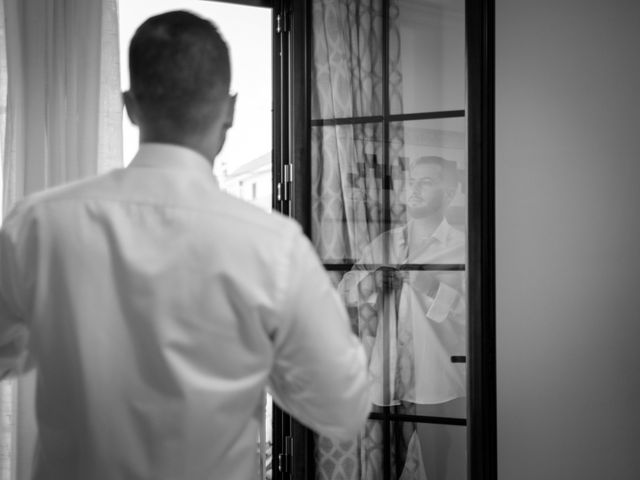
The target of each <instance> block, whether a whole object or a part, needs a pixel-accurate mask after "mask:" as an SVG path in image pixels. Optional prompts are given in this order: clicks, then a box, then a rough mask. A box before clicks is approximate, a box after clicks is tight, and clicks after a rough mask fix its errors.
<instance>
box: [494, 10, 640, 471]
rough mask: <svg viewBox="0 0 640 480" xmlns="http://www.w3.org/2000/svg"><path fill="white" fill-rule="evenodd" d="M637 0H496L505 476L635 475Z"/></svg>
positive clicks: (639, 351)
mask: <svg viewBox="0 0 640 480" xmlns="http://www.w3.org/2000/svg"><path fill="white" fill-rule="evenodd" d="M639 45H640V2H638V1H637V0H628V1H624V0H609V1H606V2H604V1H601V0H496V251H497V265H496V268H497V272H496V274H497V285H496V287H497V344H498V347H497V374H498V449H499V450H498V468H499V479H500V480H529V479H531V480H533V479H535V480H540V479H544V480H555V479H559V480H573V479H580V480H591V479H594V480H596V479H598V480H603V479H607V480H609V479H620V480H633V479H640V413H639V410H640V346H639V344H640V53H639V51H638V48H639Z"/></svg>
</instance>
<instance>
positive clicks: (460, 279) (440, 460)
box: [338, 156, 466, 480]
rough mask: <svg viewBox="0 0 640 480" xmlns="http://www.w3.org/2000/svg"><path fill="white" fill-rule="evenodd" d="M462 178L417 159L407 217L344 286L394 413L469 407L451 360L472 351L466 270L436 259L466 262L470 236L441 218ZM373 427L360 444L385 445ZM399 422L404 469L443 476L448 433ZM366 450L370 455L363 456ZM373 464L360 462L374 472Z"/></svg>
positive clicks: (376, 395) (372, 370) (462, 378)
mask: <svg viewBox="0 0 640 480" xmlns="http://www.w3.org/2000/svg"><path fill="white" fill-rule="evenodd" d="M457 187H458V179H457V167H456V164H455V162H452V161H449V160H446V159H444V158H441V157H436V156H425V157H419V158H416V159H414V160H413V161H412V162H411V165H410V168H409V178H408V186H407V191H406V201H407V214H408V221H407V224H406V225H404V226H402V227H398V228H394V229H392V230H389V231H387V232H384V233H383V234H381V235H379V236H378V237H376V238H375V239H374V240H373V241H372V242H371V243H370V244H369V245H367V247H366V248H364V249H363V251H362V252H361V255H360V257H359V259H358V262H357V263H356V265H355V266H354V268H353V269H352V270H351V271H350V272H348V273H347V274H345V276H344V277H343V279H342V281H341V282H340V285H339V287H338V288H339V291H340V292H341V294H342V296H343V297H344V299H345V303H346V304H347V305H348V306H349V307H350V308H351V310H352V312H354V316H355V317H357V318H355V319H354V320H353V323H355V324H357V330H358V332H359V334H360V338H361V339H362V342H363V344H364V346H365V350H366V352H367V357H368V359H369V361H368V363H369V374H370V377H371V379H372V382H371V401H372V403H373V404H374V405H378V406H394V407H395V411H396V412H397V413H406V414H416V413H421V414H423V415H434V416H453V417H458V416H461V415H462V416H464V405H463V403H462V401H461V399H462V398H463V397H465V396H466V375H465V365H464V364H461V363H453V362H452V357H453V356H464V355H466V311H465V298H464V290H465V288H464V281H465V280H464V273H463V272H461V271H455V270H454V271H446V270H445V271H438V268H439V267H438V265H440V264H447V265H462V264H464V263H465V257H466V252H465V235H464V233H463V232H461V231H460V230H458V229H456V228H454V227H452V226H451V225H450V224H449V222H448V221H447V219H446V217H445V211H446V210H447V208H448V207H449V205H450V204H451V201H452V200H453V199H454V197H455V195H456V193H457ZM425 266H428V267H427V268H428V269H427V270H424V269H423V268H424V267H425ZM416 405H420V406H421V407H420V411H417V408H416ZM427 405H428V407H426V408H425V407H424V406H427ZM461 407H462V408H461ZM375 428H376V427H375V426H374V425H371V426H370V427H369V428H368V429H367V434H366V435H365V437H364V438H363V439H362V442H363V446H362V447H361V448H363V449H365V450H367V451H372V450H375V449H377V448H381V447H382V445H381V443H380V442H379V440H376V439H375V438H376V435H377V433H376V432H375V431H373V430H375ZM402 430H403V432H402V437H403V438H401V436H400V435H398V436H397V437H394V442H396V455H395V456H394V459H395V460H396V461H397V462H398V464H397V465H396V466H395V468H396V471H397V472H398V475H399V478H400V479H401V480H404V479H408V478H412V479H420V480H423V479H426V478H427V472H429V471H430V472H431V474H430V475H429V476H428V477H429V478H431V477H432V476H444V475H443V471H444V469H446V462H447V461H448V459H447V457H448V455H447V452H446V449H447V448H448V444H449V443H451V440H450V439H443V438H439V439H438V440H437V441H435V442H434V443H435V447H436V448H437V449H439V450H436V449H434V448H430V447H432V446H431V445H429V447H427V448H423V447H424V445H421V443H422V442H421V439H420V437H419V436H418V434H417V429H416V427H415V424H413V423H411V422H404V423H403V424H402ZM427 430H428V429H427ZM441 430H442V429H441ZM423 432H424V429H423ZM437 435H438V436H439V437H446V436H447V435H448V432H444V433H437ZM423 452H427V454H426V455H425V454H424V453H423ZM360 458H365V460H364V461H365V463H367V460H366V456H363V455H361V456H360ZM370 458H375V455H371V456H370ZM405 458H406V461H405ZM376 468H380V466H379V465H374V464H365V465H363V466H362V469H363V470H364V471H370V472H373V471H375V470H376ZM374 476H375V475H374Z"/></svg>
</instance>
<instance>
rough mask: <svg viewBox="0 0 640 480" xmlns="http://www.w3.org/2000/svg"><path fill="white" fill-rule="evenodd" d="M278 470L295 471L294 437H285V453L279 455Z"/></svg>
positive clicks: (284, 471)
mask: <svg viewBox="0 0 640 480" xmlns="http://www.w3.org/2000/svg"><path fill="white" fill-rule="evenodd" d="M278 471H279V472H280V473H289V474H291V473H293V438H292V437H284V453H281V454H280V455H278Z"/></svg>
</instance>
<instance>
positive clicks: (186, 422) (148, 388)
mask: <svg viewBox="0 0 640 480" xmlns="http://www.w3.org/2000/svg"><path fill="white" fill-rule="evenodd" d="M25 332H28V335H27V336H25ZM23 352H26V353H27V354H28V355H29V356H30V363H31V364H32V365H33V366H34V367H35V368H36V372H37V399H36V401H37V412H36V414H37V420H38V426H39V446H38V455H37V460H36V465H35V472H36V473H35V478H36V479H37V480H50V479H55V480H134V479H136V480H141V479H148V480H169V479H170V480H211V479H221V480H233V479H238V480H249V479H253V478H255V476H256V472H257V455H256V448H257V447H256V438H257V433H258V428H259V423H260V418H261V414H262V412H261V405H262V404H263V395H264V391H265V387H269V389H270V391H271V393H272V394H273V395H274V398H275V400H276V402H278V403H279V404H280V405H281V406H282V407H283V408H285V409H286V410H288V411H289V412H290V413H291V414H293V415H294V416H295V417H297V418H298V419H299V420H300V421H302V422H303V423H305V424H306V425H308V426H309V427H311V428H313V429H314V430H316V431H317V432H319V433H321V434H322V435H325V436H329V437H333V438H335V439H348V438H352V437H355V435H356V434H357V432H358V431H359V430H360V429H361V428H362V426H363V425H364V422H365V419H366V417H367V414H368V411H369V407H370V404H369V398H368V395H367V374H366V366H365V363H366V360H365V354H364V351H363V349H362V346H361V344H360V342H359V340H358V339H357V337H356V336H354V335H353V334H352V333H351V330H350V327H349V321H348V318H347V315H346V312H345V309H344V306H343V305H342V303H341V300H340V298H339V296H338V294H337V293H336V291H335V290H334V288H333V287H332V285H331V283H330V280H329V278H328V276H327V275H326V273H325V271H324V269H323V267H322V265H321V264H320V262H319V260H318V258H317V256H316V254H315V252H314V251H313V248H312V246H311V244H310V243H309V241H307V239H306V237H305V236H304V235H303V234H302V232H301V230H300V228H299V227H298V225H297V223H295V222H294V221H292V220H290V219H287V218H285V217H283V216H280V215H278V214H266V213H264V212H262V211H261V210H259V209H258V208H256V207H254V206H252V205H249V204H247V203H245V202H243V201H241V200H238V199H236V198H233V197H231V196H230V195H227V194H226V193H224V192H222V191H221V190H220V189H219V187H218V185H217V183H216V180H215V177H214V176H213V175H212V173H211V166H210V164H208V162H207V161H206V160H205V159H204V158H203V157H202V156H200V155H199V154H197V153H196V152H194V151H191V150H188V149H186V148H182V147H178V146H172V145H162V144H143V146H142V147H141V149H140V151H139V152H138V154H137V155H136V157H135V158H134V159H133V161H132V162H131V164H130V165H129V167H127V168H126V169H118V170H114V171H112V172H110V173H107V174H105V175H101V176H98V177H95V178H92V179H89V180H84V181H81V182H76V183H73V184H69V185H66V186H63V187H58V188H55V189H52V190H48V191H45V192H42V193H38V194H35V195H32V196H30V197H28V198H26V199H25V200H24V201H22V202H21V203H19V204H18V205H17V206H16V208H14V209H13V211H12V212H11V213H10V215H9V216H8V217H7V219H6V220H5V222H4V225H3V226H2V229H1V230H0V367H1V368H2V370H3V371H7V370H9V369H12V368H15V367H16V364H17V362H18V358H19V356H20V354H21V353H23Z"/></svg>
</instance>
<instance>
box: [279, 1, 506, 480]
mask: <svg viewBox="0 0 640 480" xmlns="http://www.w3.org/2000/svg"><path fill="white" fill-rule="evenodd" d="M490 3H491V2H487V1H480V2H469V1H465V0H432V1H426V0H366V1H365V0H307V1H305V2H300V3H298V2H295V4H294V6H293V7H292V10H291V12H290V13H291V15H292V16H293V22H292V32H291V38H292V40H291V42H292V45H294V48H293V52H292V54H291V59H290V65H291V70H292V71H293V77H292V80H291V85H290V91H289V98H290V101H291V104H292V106H293V107H292V117H293V120H292V122H291V125H290V132H291V136H292V137H291V139H290V143H291V146H292V147H291V152H292V156H291V159H290V163H291V165H292V166H291V167H290V170H294V171H295V175H293V178H294V184H293V185H292V187H291V190H292V192H293V194H292V198H291V200H290V209H291V212H292V214H293V215H294V216H295V217H296V218H297V219H298V220H299V221H300V222H301V223H302V224H303V227H304V228H305V231H306V232H307V233H308V234H309V236H310V238H311V239H312V241H313V243H314V245H315V247H316V249H317V251H318V254H319V255H320V257H321V260H322V261H323V263H324V265H325V268H326V269H327V270H328V271H329V272H330V275H331V276H332V278H333V280H334V284H335V286H336V288H337V289H338V291H339V293H340V294H341V296H342V298H343V300H344V302H345V305H346V306H347V310H348V312H349V315H350V318H351V324H352V328H353V330H354V332H356V333H357V334H358V335H359V336H360V338H361V340H362V342H363V344H364V346H365V349H366V351H367V354H368V359H369V375H370V378H371V403H372V413H371V415H370V417H369V421H368V424H367V425H366V427H365V429H364V430H363V431H362V432H361V433H360V435H359V437H358V438H357V439H356V440H354V441H352V442H342V443H338V442H334V441H332V440H330V439H328V438H324V437H321V436H318V435H316V434H314V433H312V432H308V431H306V430H305V429H304V428H302V427H300V426H299V425H296V423H295V422H293V423H292V425H293V426H292V427H290V433H289V436H290V439H285V440H290V443H291V444H290V445H289V450H290V451H291V452H292V453H293V473H294V475H293V476H292V477H287V476H282V477H278V478H283V479H284V478H308V479H311V478H314V479H319V480H337V479H353V480H370V479H384V480H391V479H400V480H409V479H412V480H414V479H417V480H422V479H429V480H462V479H467V478H474V479H476V478H487V479H488V478H494V477H493V475H494V473H492V472H493V470H495V469H494V468H493V466H492V465H491V463H492V461H493V460H492V458H494V457H495V438H494V429H495V427H494V426H493V430H492V424H494V423H495V415H494V413H495V412H494V410H495V398H494V396H493V397H492V389H494V388H495V379H494V378H492V372H493V370H492V368H493V369H495V367H494V366H492V364H491V362H492V357H491V349H492V345H493V343H492V342H493V339H492V338H491V335H492V333H491V332H492V330H491V328H485V327H487V326H488V327H491V325H492V315H491V311H490V306H491V300H492V298H491V294H492V292H491V289H490V285H491V284H492V278H491V275H490V273H491V271H492V264H491V262H492V259H491V257H490V255H486V254H485V255H481V254H480V253H479V252H480V251H481V250H482V251H484V250H490V248H487V247H490V246H491V244H492V241H493V238H492V237H491V225H492V223H491V222H492V216H491V206H490V205H489V204H490V201H489V200H490V198H491V184H490V182H489V181H488V179H489V180H490V178H491V173H492V171H491V152H487V147H488V146H490V145H491V138H490V132H489V130H487V127H488V126H490V125H491V121H492V119H491V117H490V115H489V114H490V113H491V108H490V107H488V106H487V105H488V103H489V102H487V96H488V95H489V94H490V92H491V87H490V86H489V84H488V83H487V80H491V77H490V69H489V68H488V63H487V62H488V60H489V59H490V57H491V55H490V48H491V45H489V44H488V43H487V42H488V40H487V39H489V38H490V35H489V34H490V19H491V18H492V17H491V16H490V12H491V9H490V8H489V4H490ZM296 45H297V46H298V47H296ZM301 51H302V52H303V53H300V52H301ZM296 52H297V54H296ZM483 82H484V83H483ZM479 87H481V88H482V90H480V89H479ZM471 92H473V95H471ZM481 143H482V148H476V147H477V146H478V145H480V144H481ZM293 167H295V168H293ZM482 182H484V183H482ZM479 226H482V228H479ZM483 249H484V250H483ZM480 274H482V276H481V275H480ZM481 277H482V280H486V282H482V283H481V282H479V279H480V278H481ZM479 307H481V308H479ZM481 339H483V340H482V342H484V343H482V342H481ZM483 389H484V390H483ZM479 427H481V428H479ZM296 429H297V431H296ZM481 444H483V445H481ZM285 457H286V455H285ZM483 457H484V459H483ZM483 463H484V464H486V465H488V467H487V468H485V466H484V465H483ZM296 465H298V467H296ZM296 474H297V476H296ZM485 474H486V475H485Z"/></svg>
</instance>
